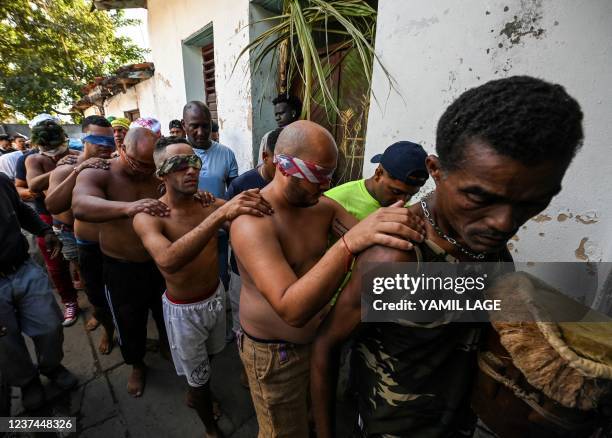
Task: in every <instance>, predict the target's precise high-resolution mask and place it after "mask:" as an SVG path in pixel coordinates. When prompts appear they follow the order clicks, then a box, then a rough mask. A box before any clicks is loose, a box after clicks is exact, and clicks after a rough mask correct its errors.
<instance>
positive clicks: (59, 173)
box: [51, 164, 74, 181]
mask: <svg viewBox="0 0 612 438" xmlns="http://www.w3.org/2000/svg"><path fill="white" fill-rule="evenodd" d="M73 170H74V166H71V165H69V164H62V165H61V166H57V167H56V168H55V170H53V172H52V173H51V178H53V179H55V180H56V181H58V180H60V181H63V180H64V179H66V178H67V177H68V175H70V174H71V173H72V171H73Z"/></svg>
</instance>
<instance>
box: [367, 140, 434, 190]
mask: <svg viewBox="0 0 612 438" xmlns="http://www.w3.org/2000/svg"><path fill="white" fill-rule="evenodd" d="M425 158H427V152H425V149H423V146H421V145H420V144H416V143H413V142H411V141H398V142H397V143H393V144H392V145H391V146H389V147H388V148H387V149H385V152H383V153H382V154H377V155H374V156H373V157H372V159H371V160H370V162H371V163H380V164H381V166H382V167H383V168H384V169H385V170H386V171H387V173H388V174H389V175H391V177H392V178H394V179H397V180H400V181H402V182H403V183H405V184H408V185H410V186H418V187H420V186H422V185H423V184H425V182H426V181H427V178H429V172H427V168H426V167H425Z"/></svg>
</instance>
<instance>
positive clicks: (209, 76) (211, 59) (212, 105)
mask: <svg viewBox="0 0 612 438" xmlns="http://www.w3.org/2000/svg"><path fill="white" fill-rule="evenodd" d="M202 73H203V74H204V94H205V103H206V105H207V106H208V109H210V114H211V118H212V120H213V121H215V122H218V117H217V91H216V90H215V47H214V44H213V43H210V44H207V45H205V46H203V47H202Z"/></svg>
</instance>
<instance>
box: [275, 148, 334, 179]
mask: <svg viewBox="0 0 612 438" xmlns="http://www.w3.org/2000/svg"><path fill="white" fill-rule="evenodd" d="M274 164H277V165H278V169H279V170H280V172H281V173H282V174H283V175H285V176H295V177H296V178H301V179H305V180H306V181H309V182H311V183H313V184H329V183H330V182H331V179H332V175H333V174H334V172H335V170H336V169H329V168H325V167H321V166H319V165H318V164H315V163H312V162H310V161H306V160H302V159H301V158H297V157H292V156H291V155H285V154H277V155H274Z"/></svg>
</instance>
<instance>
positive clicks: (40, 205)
mask: <svg viewBox="0 0 612 438" xmlns="http://www.w3.org/2000/svg"><path fill="white" fill-rule="evenodd" d="M37 153H38V151H36V150H30V151H28V152H26V153H25V154H23V155H22V156H21V157H19V159H18V160H17V164H16V165H15V178H16V179H21V180H23V181H27V180H26V174H27V172H26V165H25V161H26V158H28V157H29V156H30V155H32V154H37ZM34 206H35V207H36V212H37V213H38V214H46V215H50V214H51V213H49V210H47V206H46V205H45V196H44V195H42V194H40V195H38V196H37V197H36V199H34Z"/></svg>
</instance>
